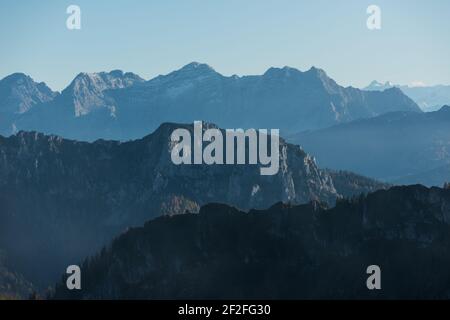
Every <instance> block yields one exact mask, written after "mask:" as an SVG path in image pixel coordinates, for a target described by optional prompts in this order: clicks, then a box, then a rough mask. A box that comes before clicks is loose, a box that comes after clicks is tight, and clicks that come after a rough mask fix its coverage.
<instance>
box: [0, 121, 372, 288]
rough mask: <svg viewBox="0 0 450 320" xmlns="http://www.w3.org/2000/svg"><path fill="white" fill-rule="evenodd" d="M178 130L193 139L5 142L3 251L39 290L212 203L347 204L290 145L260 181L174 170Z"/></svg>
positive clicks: (251, 168)
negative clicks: (139, 234) (139, 231)
mask: <svg viewBox="0 0 450 320" xmlns="http://www.w3.org/2000/svg"><path fill="white" fill-rule="evenodd" d="M180 127H185V128H187V129H188V130H191V131H192V126H188V125H176V124H164V125H162V126H161V127H160V128H159V129H158V130H156V131H155V132H154V133H153V134H151V135H149V136H146V137H144V138H142V139H140V140H136V141H130V142H126V143H121V142H116V141H104V140H99V141H96V142H94V143H86V142H76V141H71V140H65V139H62V138H60V137H57V136H46V135H43V134H39V133H27V132H20V133H18V134H17V135H15V136H12V137H9V138H0V206H1V208H2V210H1V211H0V248H3V249H4V250H5V251H7V252H8V253H10V254H11V257H12V259H13V260H14V262H15V263H16V265H17V266H18V270H20V271H21V272H23V273H24V274H25V275H26V277H27V278H29V279H31V280H32V281H35V282H38V283H37V284H41V285H42V284H48V282H46V281H49V279H53V277H54V276H56V275H58V274H60V273H61V270H63V268H65V267H66V266H67V265H68V264H70V263H76V262H77V261H79V260H81V259H82V258H84V257H85V256H87V255H88V254H93V253H94V252H95V250H96V249H98V248H99V247H100V246H101V245H103V244H105V243H107V242H108V241H109V240H110V239H111V238H112V237H113V236H115V235H117V234H118V233H120V232H122V231H124V230H125V229H126V228H128V227H130V226H138V225H141V224H142V223H144V222H145V221H147V220H149V219H152V218H154V217H157V216H160V215H174V214H180V213H184V212H186V211H190V212H196V211H198V209H199V207H200V206H202V205H204V204H206V203H209V202H221V203H228V204H230V205H233V206H236V207H239V208H241V209H243V210H247V209H250V208H266V207H268V206H270V205H272V204H273V203H275V202H278V201H283V202H291V203H306V202H308V201H311V200H320V201H322V202H325V203H329V204H333V203H334V201H335V200H336V198H338V197H340V196H341V194H340V193H339V191H337V190H336V189H335V187H334V185H333V181H332V178H331V176H330V175H329V174H328V173H327V172H324V171H322V170H320V169H319V168H318V167H317V165H316V163H315V161H314V160H313V158H311V157H310V156H309V155H307V154H306V153H305V152H304V151H302V150H301V149H300V148H299V147H298V146H294V145H290V144H287V143H285V142H284V141H281V142H280V150H281V153H280V154H281V157H280V170H279V172H278V174H277V175H274V176H261V175H260V170H259V166H257V165H212V166H207V165H179V166H176V165H174V164H173V163H172V161H171V159H170V151H171V148H172V146H173V144H172V143H171V141H170V134H171V133H172V131H173V130H174V129H175V128H180ZM340 185H341V184H340ZM374 187H376V184H375V185H374ZM340 188H341V187H340ZM344 189H345V188H342V190H344ZM363 191H366V190H363V189H360V190H356V189H355V191H354V192H353V191H352V192H350V194H348V191H346V190H344V192H343V194H344V195H351V194H353V193H358V192H363Z"/></svg>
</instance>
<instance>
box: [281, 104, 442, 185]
mask: <svg viewBox="0 0 450 320" xmlns="http://www.w3.org/2000/svg"><path fill="white" fill-rule="evenodd" d="M449 128H450V107H449V106H444V107H442V108H441V110H439V111H436V112H428V113H415V112H395V113H388V114H384V115H382V116H379V117H375V118H371V119H365V120H358V121H354V122H351V123H348V124H342V125H338V126H334V127H331V128H327V129H323V130H318V131H310V132H303V133H300V134H297V135H294V136H291V137H290V138H289V140H290V141H292V142H293V143H296V144H299V145H301V146H302V147H304V148H305V149H306V150H308V152H310V153H311V154H313V155H314V156H315V157H316V158H317V160H318V163H319V164H320V166H322V167H329V168H333V169H345V170H350V171H353V172H357V173H360V174H363V175H365V176H370V177H374V178H378V179H384V180H387V181H397V180H398V179H402V177H404V176H410V175H418V174H421V173H422V172H428V171H430V170H433V169H436V168H440V167H443V166H446V165H448V164H450V152H449V150H450V130H449ZM442 179H445V177H442ZM416 182H419V183H423V184H427V183H428V181H426V180H418V181H416ZM437 182H438V185H442V184H443V183H444V182H445V181H443V180H442V181H440V182H439V181H437Z"/></svg>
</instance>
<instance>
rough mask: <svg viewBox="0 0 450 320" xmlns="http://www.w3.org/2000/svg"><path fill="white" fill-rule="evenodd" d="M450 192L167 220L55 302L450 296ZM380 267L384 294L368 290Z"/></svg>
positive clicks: (115, 246) (128, 239)
mask: <svg viewBox="0 0 450 320" xmlns="http://www.w3.org/2000/svg"><path fill="white" fill-rule="evenodd" d="M449 264H450V190H449V189H441V188H430V189H428V188H426V187H423V186H420V185H416V186H408V187H393V188H391V189H389V190H381V191H376V192H374V193H371V194H369V195H367V196H361V197H355V198H353V199H352V200H340V201H338V203H337V205H336V206H335V207H333V208H330V209H328V208H326V206H324V205H321V204H320V203H318V202H312V203H310V204H306V205H299V206H294V205H283V204H281V203H280V204H276V205H274V206H272V207H271V208H270V209H267V210H251V211H250V212H249V213H245V212H243V211H240V210H237V209H234V208H232V207H229V206H226V205H220V204H210V205H206V206H204V207H202V208H201V210H200V213H199V214H186V215H182V216H174V217H160V218H157V219H155V220H152V221H150V222H148V223H146V224H145V226H144V227H140V228H134V229H131V230H129V231H128V232H127V233H125V234H123V235H121V236H120V237H118V238H117V239H116V240H114V241H113V243H112V244H111V245H110V246H108V247H107V248H106V249H104V250H102V251H101V252H100V253H99V254H97V255H96V256H95V257H93V258H91V259H88V260H86V261H85V263H84V264H83V266H82V273H83V288H82V290H80V291H75V292H73V291H72V292H69V291H68V290H67V289H66V287H65V283H61V284H59V285H58V286H57V287H56V291H55V293H54V296H53V298H57V299H60V298H74V299H78V298H83V299H89V298H112V299H119V298H126V299H128V298H140V299H141V298H143V299H177V298H182V299H203V298H220V299H221V298H233V299H239V298H245V299H254V298H258V299H259V298H269V299H273V298H287V299H296V298H327V299H328V298H331V299H335V298H369V299H371V298H383V299H392V298H449V297H450V271H449V269H448V266H449ZM369 265H378V266H380V268H381V272H382V277H381V281H382V290H379V291H377V290H375V291H369V290H368V289H367V287H366V279H367V277H368V275H367V274H366V268H367V267H368V266H369Z"/></svg>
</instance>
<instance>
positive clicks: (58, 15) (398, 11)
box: [0, 0, 450, 90]
mask: <svg viewBox="0 0 450 320" xmlns="http://www.w3.org/2000/svg"><path fill="white" fill-rule="evenodd" d="M70 4H76V5H79V6H80V7H81V10H82V29H81V30H79V31H70V30H68V29H67V28H66V19H67V17H68V15H67V14H66V8H67V7H68V5H70ZM370 4H376V5H379V6H380V7H381V10H382V29H381V30H379V31H370V30H368V29H367V27H366V20H367V17H368V15H367V14H366V9H367V6H368V5H370ZM0 61H1V63H0V78H3V77H4V76H6V75H8V74H10V73H13V72H24V73H26V74H29V75H31V76H32V77H33V78H34V79H35V80H36V81H45V82H46V83H47V84H49V85H50V86H51V87H52V88H53V89H57V90H60V89H62V88H63V87H65V86H66V85H68V84H69V82H70V81H71V80H72V79H73V77H74V76H75V75H76V74H77V73H79V72H81V71H85V72H95V71H109V70H112V69H122V70H124V71H132V72H136V73H138V74H139V75H141V76H142V77H144V78H146V79H148V78H151V77H153V76H156V75H158V74H165V73H168V72H170V71H172V70H174V69H177V68H179V67H181V66H182V65H184V64H187V63H189V62H191V61H199V62H205V63H208V64H209V65H211V66H212V67H214V68H215V69H216V70H217V71H218V72H221V73H222V74H225V75H232V74H238V75H246V74H262V73H263V72H264V71H265V70H266V69H267V68H268V67H270V66H280V67H281V66H285V65H288V66H291V67H296V68H299V69H301V70H305V69H309V68H310V67H311V66H312V65H315V66H317V67H320V68H323V69H324V70H325V71H326V72H327V73H328V74H329V75H330V76H331V77H333V78H334V79H335V80H337V81H338V82H339V83H340V84H342V85H353V86H364V85H366V84H368V83H369V82H370V81H371V80H373V79H377V80H382V81H385V80H390V81H393V82H395V83H401V84H409V83H412V82H416V81H422V82H424V83H426V84H437V83H445V84H450V1H449V0H428V1H425V0H422V1H419V0H409V1H406V0H404V1H402V0H389V1H387V0H372V1H366V0H339V1H338V0H335V1H332V0H328V1H325V0H321V1H317V0H314V1H301V0H292V1H287V0H285V1H284V0H271V1H264V0H178V1H168V0H164V1H163V0H160V1H149V0H147V1H143V0H142V1H138V0H135V1H133V0H114V1H106V0H89V1H87V0H86V1H85V0H73V1H64V0H59V1H50V0H47V1H46V0H39V1H38V0H29V1H17V0H0Z"/></svg>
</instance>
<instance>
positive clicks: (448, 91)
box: [364, 81, 450, 112]
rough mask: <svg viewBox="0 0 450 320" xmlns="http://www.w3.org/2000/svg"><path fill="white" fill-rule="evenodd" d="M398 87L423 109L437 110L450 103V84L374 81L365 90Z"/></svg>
mask: <svg viewBox="0 0 450 320" xmlns="http://www.w3.org/2000/svg"><path fill="white" fill-rule="evenodd" d="M393 87H398V88H399V89H400V90H402V91H403V92H404V93H405V94H406V95H407V96H408V97H410V98H411V99H413V100H414V101H415V102H416V103H417V104H418V105H419V107H420V108H421V109H422V110H423V111H428V112H429V111H437V110H439V109H440V108H441V107H442V106H444V105H450V86H448V85H447V86H446V85H437V86H418V87H411V86H399V85H394V84H393V83H391V82H386V83H380V82H377V81H373V82H372V83H371V84H370V85H369V86H367V87H365V88H364V90H368V91H383V90H386V89H391V88H393Z"/></svg>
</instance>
